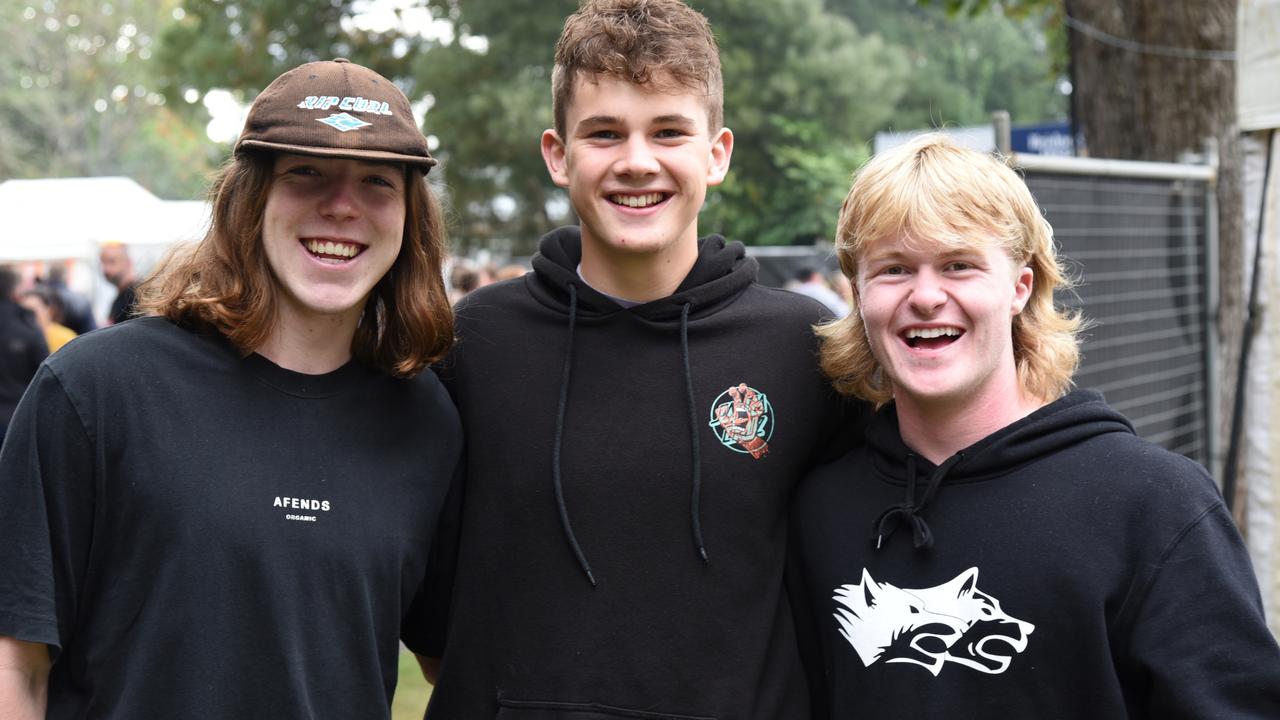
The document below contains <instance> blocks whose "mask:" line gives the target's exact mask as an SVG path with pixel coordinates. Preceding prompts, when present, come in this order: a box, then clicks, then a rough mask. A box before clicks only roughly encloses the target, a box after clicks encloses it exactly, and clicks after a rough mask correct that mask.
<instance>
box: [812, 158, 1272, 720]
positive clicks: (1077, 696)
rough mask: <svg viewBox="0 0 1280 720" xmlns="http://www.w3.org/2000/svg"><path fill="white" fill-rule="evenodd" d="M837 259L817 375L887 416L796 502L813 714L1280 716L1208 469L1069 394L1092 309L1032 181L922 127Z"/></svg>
mask: <svg viewBox="0 0 1280 720" xmlns="http://www.w3.org/2000/svg"><path fill="white" fill-rule="evenodd" d="M836 247H837V252H838V253H839V256H840V263H841V268H842V269H843V270H844V272H845V273H846V274H847V275H848V276H849V278H850V280H851V282H852V283H853V287H854V301H855V302H854V304H855V307H854V312H853V313H851V314H850V315H849V316H848V318H846V319H845V320H843V321H841V322H838V323H834V324H830V325H826V326H824V327H822V328H821V330H820V333H821V335H822V337H823V368H824V370H825V371H826V372H827V374H828V375H829V376H830V377H831V378H832V381H833V382H834V383H835V385H836V387H837V388H839V390H840V391H841V392H843V393H847V394H852V395H855V396H857V397H861V398H863V399H866V400H869V401H872V402H874V403H876V404H877V405H878V406H879V410H878V411H877V414H876V417H875V418H874V419H873V421H872V423H871V426H870V427H869V428H868V430H867V445H866V446H865V447H863V448H859V449H857V450H854V451H852V452H850V453H849V454H847V455H846V456H845V457H844V458H842V459H841V460H839V461H837V462H835V463H832V464H830V465H827V466H824V467H821V468H818V469H816V470H814V471H813V472H812V473H811V474H810V475H809V476H808V477H806V478H805V480H804V481H803V483H802V485H801V488H800V491H799V492H798V493H797V496H796V500H795V503H794V505H793V507H792V528H793V533H792V547H791V549H790V551H791V562H792V565H791V570H792V571H793V572H794V578H795V579H796V580H797V582H795V583H793V585H792V590H793V592H794V593H795V597H796V606H797V608H798V614H799V616H800V617H801V621H800V623H799V626H800V627H801V633H800V634H801V638H802V644H803V645H804V647H805V651H804V653H805V657H806V664H807V665H808V668H809V670H810V673H809V677H810V680H811V682H812V684H813V698H814V705H815V716H816V717H819V718H852V717H857V718H902V717H911V718H951V717H1017V718H1024V717H1025V718H1032V717H1034V718H1080V719H1082V720H1083V719H1085V718H1113V717H1114V718H1124V717H1131V718H1166V717H1189V718H1190V717H1195V718H1208V717H1232V718H1259V719H1260V718H1268V717H1280V648H1277V646H1276V642H1275V640H1274V639H1273V638H1272V636H1271V634H1270V632H1269V631H1268V630H1267V626H1266V623H1265V622H1264V619H1263V616H1262V607H1261V600H1260V598H1259V595H1258V588H1257V582H1256V580H1255V579H1254V576H1253V571H1252V568H1251V566H1250V564H1249V558H1248V555H1247V554H1246V552H1245V550H1244V546H1243V543H1242V542H1241V540H1240V536H1239V534H1238V533H1237V532H1236V530H1235V527H1234V525H1233V524H1232V521H1231V516H1230V514H1229V513H1228V512H1227V510H1226V508H1225V507H1224V506H1223V503H1222V500H1221V498H1220V497H1219V495H1218V492H1217V490H1216V488H1215V487H1214V485H1213V481H1212V480H1211V479H1210V478H1209V476H1208V474H1207V473H1206V472H1205V471H1204V469H1203V468H1201V467H1200V466H1199V465H1196V464H1195V463H1193V462H1191V461H1190V460H1188V459H1186V458H1184V457H1182V456H1180V455H1174V454H1173V453H1170V452H1167V451H1165V450H1163V449H1161V448H1158V447H1156V446H1154V445H1152V444H1150V443H1148V442H1146V441H1144V440H1141V439H1139V438H1138V437H1136V436H1135V435H1134V432H1133V427H1132V425H1131V424H1130V423H1129V421H1128V420H1126V419H1125V418H1124V416H1122V415H1121V414H1119V413H1118V412H1116V411H1115V410H1113V409H1112V408H1110V407H1109V406H1108V405H1107V404H1106V403H1105V402H1104V401H1103V400H1102V397H1101V396H1100V395H1099V394H1097V393H1095V392H1090V391H1084V390H1075V391H1071V390H1070V386H1071V375H1072V372H1073V371H1074V369H1075V366H1076V363H1077V357H1078V350H1077V340H1076V333H1077V332H1078V330H1079V328H1080V326H1081V320H1080V318H1079V317H1078V316H1077V315H1074V314H1070V313H1067V312H1064V311H1063V310H1061V309H1060V308H1058V307H1057V306H1055V304H1054V301H1053V294H1054V291H1055V290H1058V289H1061V288H1063V287H1066V285H1067V280H1066V277H1065V274H1064V272H1063V270H1062V268H1061V266H1060V264H1059V262H1058V259H1057V257H1056V253H1055V250H1054V245H1053V237H1052V230H1051V228H1050V227H1049V225H1048V224H1047V223H1046V222H1045V220H1044V218H1043V217H1042V216H1041V214H1040V212H1039V210H1038V208H1037V207H1036V204H1035V201H1034V200H1033V199H1032V197H1031V194H1030V192H1029V191H1028V190H1027V187H1026V185H1025V184H1024V183H1023V182H1022V180H1021V179H1020V178H1019V177H1018V176H1017V175H1016V174H1015V173H1014V172H1013V171H1012V170H1011V169H1010V168H1008V167H1007V166H1005V165H1004V164H1003V163H1002V162H1000V161H999V160H998V159H996V158H993V157H992V156H990V155H984V154H982V153H978V152H974V151H971V150H966V149H962V148H960V147H958V146H956V145H955V144H953V143H952V142H951V141H950V140H947V139H946V138H945V137H943V136H940V135H928V136H925V137H922V138H919V139H917V140H915V141H913V142H911V143H909V144H907V145H905V146H903V147H900V148H897V149H894V150H891V151H888V152H886V153H883V154H881V155H879V156H877V157H875V158H873V159H872V160H871V161H870V162H869V163H868V164H867V165H866V167H864V168H863V169H862V170H861V171H860V172H859V174H858V176H857V179H856V180H855V181H854V184H853V188H852V189H851V190H850V191H849V195H848V198H847V199H846V200H845V203H844V207H843V208H842V210H841V213H840V221H839V226H838V230H837V241H836Z"/></svg>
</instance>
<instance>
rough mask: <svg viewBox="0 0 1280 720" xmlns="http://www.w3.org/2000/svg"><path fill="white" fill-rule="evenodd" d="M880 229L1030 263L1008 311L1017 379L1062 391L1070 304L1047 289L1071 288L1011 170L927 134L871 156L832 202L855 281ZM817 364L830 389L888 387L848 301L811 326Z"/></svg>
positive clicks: (879, 394) (1048, 232) (1066, 382)
mask: <svg viewBox="0 0 1280 720" xmlns="http://www.w3.org/2000/svg"><path fill="white" fill-rule="evenodd" d="M883 238H901V239H902V240H903V241H904V242H907V243H913V242H925V243H939V244H941V245H943V246H945V247H949V248H955V247H973V246H974V244H975V242H979V241H978V238H982V239H983V241H986V242H990V243H992V244H994V245H995V246H998V247H1000V248H1001V249H1003V250H1004V251H1005V252H1006V253H1007V254H1008V255H1009V257H1010V258H1012V259H1013V260H1014V261H1015V262H1016V263H1018V264H1019V265H1023V266H1026V267H1029V268H1031V270H1032V273H1033V275H1034V281H1033V284H1032V288H1031V296H1030V297H1029V298H1028V300H1027V303H1026V306H1025V307H1024V308H1023V310H1022V312H1021V313H1019V314H1018V315H1016V316H1014V318H1013V356H1014V361H1015V363H1016V364H1017V369H1018V381H1019V382H1020V383H1021V385H1022V388H1023V389H1024V390H1025V391H1026V392H1028V393H1030V394H1031V395H1033V396H1035V397H1037V398H1039V399H1042V400H1045V401H1048V400H1053V399H1056V398H1057V397H1059V396H1061V395H1062V394H1064V393H1065V392H1066V391H1067V390H1068V389H1069V388H1070V386H1071V376H1072V375H1073V374H1074V373H1075V370H1076V366H1077V365H1078V364H1079V357H1080V351H1079V342H1078V340H1077V334H1078V333H1079V332H1080V330H1081V329H1082V325H1083V323H1082V320H1081V318H1080V315H1079V313H1078V312H1067V311H1064V310H1060V309H1059V308H1058V307H1056V306H1055V305H1054V302H1053V293H1054V291H1055V290H1057V289H1059V288H1069V287H1071V284H1072V283H1071V280H1070V278H1069V277H1068V276H1067V273H1066V272H1065V270H1064V268H1063V267H1062V265H1061V264H1060V263H1059V261H1058V257H1057V252H1056V251H1055V249H1054V243H1053V228H1051V227H1050V226H1049V223H1048V222H1046V221H1045V219H1044V216H1043V215H1041V213H1040V208H1039V207H1038V206H1037V205H1036V202H1035V199H1034V198H1032V197H1031V192H1030V191H1029V190H1028V189H1027V186H1026V183H1025V182H1023V180H1022V178H1020V177H1019V176H1018V175H1017V173H1015V172H1014V171H1013V170H1012V169H1011V168H1009V167H1008V166H1007V165H1006V164H1005V163H1003V162H1001V161H1000V160H999V159H997V158H995V157H992V156H991V155H987V154H985V153H980V152H977V151H974V150H968V149H965V148H962V147H960V146H958V145H956V144H955V143H954V142H953V141H951V140H950V139H948V138H947V137H946V136H945V135H941V134H938V133H931V134H928V135H924V136H922V137H920V138H917V139H915V140H913V141H912V142H910V143H908V144H906V145H903V146H901V147H898V148H895V149H893V150H890V151H887V152H884V153H881V154H879V155H877V156H875V157H874V158H872V159H871V160H870V161H869V162H868V163H867V164H866V165H865V166H863V168H862V169H861V170H860V171H859V172H858V174H857V178H856V179H855V180H854V183H853V187H852V188H851V189H850V190H849V194H848V196H847V197H846V198H845V201H844V205H843V206H842V207H841V208H840V220H839V224H838V226H837V228H836V241H835V249H836V254H837V256H838V257H839V260H840V269H841V270H842V271H843V272H844V274H845V275H846V276H847V277H848V278H849V280H850V282H852V283H853V284H854V287H855V288H856V287H857V274H858V263H859V260H860V259H861V258H862V255H863V253H864V252H865V251H866V250H867V248H868V247H869V246H870V245H871V244H872V243H875V242H877V241H879V240H881V239H883ZM816 330H817V332H818V335H819V336H820V337H821V339H822V356H821V361H822V371H823V372H824V373H825V374H826V375H827V377H828V378H830V379H831V382H832V385H833V386H834V387H835V389H836V390H837V391H839V392H840V393H842V394H845V395H855V396H857V397H860V398H863V399H865V400H869V401H871V402H874V403H876V404H877V405H883V404H884V403H886V402H888V401H889V400H890V399H891V398H892V396H893V394H892V389H891V388H890V387H889V385H888V383H887V381H886V380H885V378H884V376H883V372H882V368H881V367H880V364H879V363H878V362H877V361H876V359H875V356H874V355H872V352H871V346H870V343H869V342H868V340H867V334H866V328H865V327H864V325H863V323H862V316H861V313H860V312H859V309H858V298H857V294H856V293H855V295H854V307H853V311H852V312H850V313H849V314H848V315H847V316H846V317H845V318H844V319H842V320H838V321H836V322H833V323H828V324H826V325H821V326H819V327H817V328H816Z"/></svg>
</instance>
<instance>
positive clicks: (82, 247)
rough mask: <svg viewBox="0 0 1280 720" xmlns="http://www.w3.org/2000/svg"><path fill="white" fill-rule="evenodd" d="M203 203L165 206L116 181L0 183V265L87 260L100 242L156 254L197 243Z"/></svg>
mask: <svg viewBox="0 0 1280 720" xmlns="http://www.w3.org/2000/svg"><path fill="white" fill-rule="evenodd" d="M208 216H209V211H208V204H207V203H205V202H201V201H193V202H171V201H165V200H161V199H160V198H157V197H156V196H155V195H152V194H151V193H150V192H149V191H147V189H146V188H144V187H142V186H141V185H139V184H138V183H136V182H134V181H133V180H130V179H129V178H123V177H96V178H55V179H48V180H9V181H7V182H4V183H0V217H2V218H4V220H5V222H4V225H3V226H2V227H3V229H2V230H0V262H15V261H24V260H66V259H81V260H86V261H92V259H93V258H95V257H96V256H97V254H98V246H99V245H101V244H102V243H108V242H120V243H124V244H126V245H129V246H130V247H131V248H133V247H138V248H139V249H140V250H142V251H143V253H142V254H144V255H151V254H153V253H155V254H158V253H159V252H163V249H164V248H167V247H169V246H170V245H172V244H174V243H175V242H182V241H186V240H193V239H197V238H199V237H200V236H201V235H202V234H203V233H204V229H205V227H207V224H208Z"/></svg>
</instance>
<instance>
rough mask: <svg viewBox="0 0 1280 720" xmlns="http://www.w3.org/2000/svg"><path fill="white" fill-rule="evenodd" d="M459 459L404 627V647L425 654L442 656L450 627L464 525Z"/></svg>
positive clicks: (461, 467)
mask: <svg viewBox="0 0 1280 720" xmlns="http://www.w3.org/2000/svg"><path fill="white" fill-rule="evenodd" d="M464 467H466V462H465V460H459V462H458V466H457V469H456V470H455V471H454V475H453V480H452V482H451V483H450V485H449V492H448V494H447V495H446V496H445V501H444V506H443V507H442V508H441V510H440V517H439V519H438V520H437V521H436V534H435V538H434V539H433V540H432V542H431V552H430V554H429V556H428V560H427V576H426V579H425V580H424V582H423V585H422V588H421V590H419V592H418V594H417V596H416V597H415V598H414V601H413V605H412V606H411V607H410V608H409V612H408V614H407V615H406V616H405V620H404V623H403V624H402V627H401V632H400V639H401V640H403V641H404V644H405V647H407V648H409V649H410V650H412V651H413V652H415V653H417V654H418V655H423V656H425V657H435V658H438V657H443V656H444V648H445V640H446V635H447V634H448V629H449V611H450V607H451V605H452V600H453V584H454V578H455V576H456V574H457V565H458V543H459V537H460V533H461V529H462V495H463V468H464Z"/></svg>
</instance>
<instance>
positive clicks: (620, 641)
mask: <svg viewBox="0 0 1280 720" xmlns="http://www.w3.org/2000/svg"><path fill="white" fill-rule="evenodd" d="M552 87H553V91H552V92H553V98H554V99H553V106H554V109H555V112H554V114H555V129H552V130H547V131H545V132H544V133H543V136H542V151H543V158H544V160H545V162H546V165H547V170H548V171H549V173H550V175H551V178H552V179H553V180H554V181H555V182H556V183H557V184H558V185H560V186H562V187H565V188H567V189H568V192H569V199H570V202H571V203H572V204H573V208H574V210H575V211H576V213H577V216H578V217H579V218H580V219H581V225H580V226H576V227H564V228H560V229H558V230H554V231H552V232H551V233H550V234H548V235H547V236H545V237H544V238H543V239H542V241H541V243H540V246H539V252H538V255H537V256H535V257H534V259H533V272H531V273H528V274H526V275H523V276H522V277H520V278H516V279H514V280H508V281H506V282H501V283H497V284H494V285H490V286H488V287H482V288H480V289H478V290H476V291H475V292H473V293H471V294H470V295H469V296H467V297H466V298H465V299H464V300H463V301H462V302H461V303H460V304H459V305H458V308H457V313H458V344H457V349H456V352H455V353H454V355H453V356H452V358H451V359H448V360H446V361H445V362H444V363H442V365H441V368H440V372H441V375H442V378H443V379H445V381H446V384H447V385H448V386H449V388H450V391H451V392H452V393H453V397H454V399H455V401H456V402H457V403H458V407H459V412H460V414H461V416H462V419H463V424H464V428H465V430H466V433H467V443H468V452H467V472H466V483H465V491H464V493H463V503H462V513H461V534H460V542H459V549H460V552H459V555H458V559H457V575H456V581H455V583H454V585H453V588H452V598H453V605H452V613H451V618H450V623H449V631H448V642H447V645H446V650H445V654H444V658H443V664H442V665H441V667H440V675H439V682H438V683H437V685H436V688H435V691H434V692H433V693H432V696H431V705H430V707H429V709H428V716H429V717H431V718H433V719H434V718H441V719H442V720H455V719H459V718H467V719H470V718H493V717H500V718H507V717H510V718H513V719H514V718H530V719H532V718H535V717H536V718H539V719H540V720H553V719H559V718H564V719H565V720H571V719H578V718H580V719H581V720H586V719H587V718H593V719H595V718H605V717H609V718H624V717H626V718H655V719H657V718H712V717H714V718H735V719H737V720H766V719H767V720H775V719H777V718H803V717H807V715H808V708H809V705H808V697H807V685H806V683H805V679H804V674H803V668H802V666H801V665H800V658H799V654H798V648H797V645H796V640H795V634H794V624H793V620H792V617H791V612H790V607H789V606H788V604H787V599H786V595H785V593H784V592H783V563H784V558H785V546H786V522H785V520H786V511H787V510H786V506H787V500H788V499H789V498H790V496H791V491H792V488H793V486H794V484H795V482H796V481H797V480H798V479H799V477H800V475H801V474H802V473H803V472H804V470H805V469H806V468H808V467H809V466H810V465H811V464H812V463H813V462H815V459H816V458H817V457H818V456H819V455H820V454H821V452H822V451H823V450H824V449H825V448H826V446H827V445H828V444H829V440H830V436H831V435H832V434H834V432H835V431H836V430H837V429H839V428H841V427H842V426H843V422H844V419H843V416H842V413H843V411H844V406H843V405H842V403H840V402H839V401H838V399H837V397H836V395H835V393H833V392H832V391H831V389H830V388H829V387H827V385H826V383H825V382H824V381H823V379H822V376H821V374H820V372H819V371H818V368H817V364H816V355H815V354H816V339H815V338H814V336H813V332H812V330H811V326H812V324H813V323H815V322H818V321H820V320H822V319H823V318H825V317H829V315H828V314H827V313H826V312H825V311H824V309H823V307H822V306H821V305H820V304H818V303H816V302H814V301H812V300H810V299H809V298H805V297H801V296H799V295H796V294H795V293H790V292H786V291H784V290H778V289H773V288H766V287H763V286H761V285H759V284H757V283H756V275H757V270H758V266H757V264H756V262H755V260H754V259H752V258H748V257H746V256H745V251H744V250H743V246H742V245H741V244H740V243H736V242H726V241H725V239H724V238H722V237H719V236H715V235H712V236H709V237H705V238H701V239H699V237H698V211H699V210H700V209H701V208H702V205H703V202H704V200H705V198H706V193H707V188H708V186H712V185H717V184H719V183H720V182H721V181H722V180H723V179H724V177H725V173H726V172H727V171H728V169H729V159H730V155H731V153H732V150H733V133H732V132H730V131H729V129H727V128H725V127H724V125H723V118H722V115H723V91H722V85H721V75H720V61H719V53H718V50H717V48H716V44H715V40H714V38H713V36H712V34H711V29H710V27H709V26H708V23H707V21H706V18H704V17H703V16H702V15H700V14H699V13H697V12H696V11H694V10H693V9H691V8H689V7H688V6H687V5H685V4H684V3H683V2H680V1H679V0H587V1H586V2H584V3H583V4H582V5H581V7H580V9H579V11H578V12H577V13H576V14H574V15H572V16H571V17H570V18H568V20H567V21H566V22H565V26H564V31H563V33H562V35H561V37H560V41H559V43H558V44H557V46H556V54H555V70H554V72H553V75H552ZM851 435H852V433H851ZM855 437H856V436H855ZM442 587H443V586H442ZM446 597H448V595H447V594H446Z"/></svg>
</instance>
